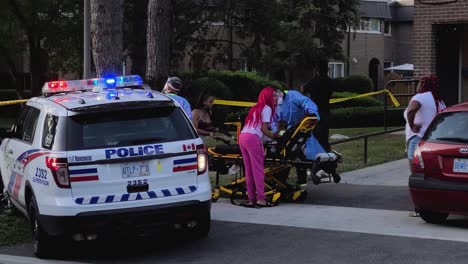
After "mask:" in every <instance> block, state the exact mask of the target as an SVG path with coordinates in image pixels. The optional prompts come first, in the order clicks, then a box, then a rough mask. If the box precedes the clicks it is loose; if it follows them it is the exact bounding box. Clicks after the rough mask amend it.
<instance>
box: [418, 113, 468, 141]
mask: <svg viewBox="0 0 468 264" xmlns="http://www.w3.org/2000/svg"><path fill="white" fill-rule="evenodd" d="M466 131H468V112H452V113H445V114H441V115H439V116H438V117H436V119H434V121H433V122H432V124H431V126H430V127H429V128H428V130H427V134H426V137H425V140H428V141H444V142H454V143H460V142H461V143H467V142H468V135H467V133H466Z"/></svg>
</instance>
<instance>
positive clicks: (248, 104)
mask: <svg viewBox="0 0 468 264" xmlns="http://www.w3.org/2000/svg"><path fill="white" fill-rule="evenodd" d="M381 93H387V94H388V96H389V97H390V100H392V103H393V105H394V106H395V107H398V106H400V103H398V100H397V99H396V98H395V96H393V94H392V93H391V92H390V91H389V90H387V89H384V90H380V91H377V92H371V93H365V94H359V95H356V96H351V97H346V98H333V99H330V104H334V103H339V102H343V101H347V100H352V99H356V98H361V97H366V96H372V95H377V94H381ZM27 101H28V99H21V100H11V101H3V102H0V106H2V105H13V104H21V103H25V102H27ZM214 104H217V105H227V106H240V107H251V106H254V105H255V103H252V102H242V101H229V100H220V99H215V100H214Z"/></svg>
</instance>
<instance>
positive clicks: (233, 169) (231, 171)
mask: <svg viewBox="0 0 468 264" xmlns="http://www.w3.org/2000/svg"><path fill="white" fill-rule="evenodd" d="M239 172H240V167H239V166H237V165H236V164H233V165H232V166H231V167H230V168H229V170H228V174H231V175H233V174H237V173H239Z"/></svg>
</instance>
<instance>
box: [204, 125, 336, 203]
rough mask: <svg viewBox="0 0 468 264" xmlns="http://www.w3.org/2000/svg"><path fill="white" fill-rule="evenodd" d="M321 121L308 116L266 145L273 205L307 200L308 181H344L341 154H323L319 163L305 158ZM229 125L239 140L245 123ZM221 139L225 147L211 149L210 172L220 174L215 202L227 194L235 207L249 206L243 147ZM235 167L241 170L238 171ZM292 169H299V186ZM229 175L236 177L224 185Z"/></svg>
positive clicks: (267, 192) (268, 193)
mask: <svg viewBox="0 0 468 264" xmlns="http://www.w3.org/2000/svg"><path fill="white" fill-rule="evenodd" d="M317 122H318V120H317V118H316V117H309V116H307V117H304V118H303V119H302V120H301V121H299V122H298V123H297V124H295V125H293V126H292V127H290V128H289V129H288V130H287V131H286V132H285V133H284V134H283V135H282V136H281V137H280V138H279V139H277V141H275V142H267V143H264V148H265V195H266V197H267V199H269V201H270V202H271V203H272V204H274V205H277V204H279V203H280V201H292V202H299V201H303V200H305V199H306V197H307V191H306V190H305V186H306V184H307V181H308V180H312V182H313V183H314V184H316V185H317V184H320V183H325V182H335V183H339V182H340V180H341V177H340V175H339V174H338V173H337V172H336V168H337V165H338V163H340V162H341V161H342V157H341V154H339V153H337V152H335V151H333V152H330V153H319V154H317V157H316V159H315V160H307V159H305V156H304V148H305V143H306V141H307V139H308V138H309V137H310V136H311V135H312V131H313V129H314V127H315V126H316V124H317ZM229 125H231V126H232V125H235V126H236V130H237V138H238V136H239V134H240V126H241V124H240V123H239V122H235V123H229ZM229 135H230V134H229ZM217 139H219V140H221V141H223V142H224V144H222V145H217V146H215V147H211V148H208V157H209V169H210V171H214V172H216V178H215V184H214V185H215V186H214V188H213V192H212V201H213V202H216V201H217V200H218V198H219V197H220V196H221V194H222V193H224V194H225V195H227V196H229V197H230V200H231V203H232V204H235V205H239V204H242V203H245V202H246V200H247V190H246V185H245V175H244V169H243V161H242V155H241V151H240V148H239V145H237V144H236V143H234V144H232V143H230V142H229V141H226V140H223V139H221V138H217ZM233 168H239V169H238V170H237V171H234V170H233ZM291 169H295V171H296V173H297V182H296V183H292V182H291V179H289V176H290V172H291ZM319 171H320V173H318V172H319ZM227 174H234V175H235V177H234V179H233V180H232V181H231V182H230V183H228V184H225V185H220V177H221V175H227Z"/></svg>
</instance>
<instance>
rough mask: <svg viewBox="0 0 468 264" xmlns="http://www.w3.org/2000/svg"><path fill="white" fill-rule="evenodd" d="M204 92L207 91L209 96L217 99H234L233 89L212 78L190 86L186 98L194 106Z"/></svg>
mask: <svg viewBox="0 0 468 264" xmlns="http://www.w3.org/2000/svg"><path fill="white" fill-rule="evenodd" d="M203 91H207V92H208V94H210V95H213V96H214V97H216V98H221V99H225V100H230V99H232V92H231V89H229V87H227V86H226V85H225V84H224V83H223V82H221V81H219V80H216V79H213V78H210V77H202V78H198V79H196V80H194V81H193V82H192V83H191V84H190V86H189V87H187V93H186V96H187V98H188V99H189V101H190V103H191V104H192V105H193V106H194V105H195V104H196V103H197V100H198V97H199V96H200V93H201V92H203Z"/></svg>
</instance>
